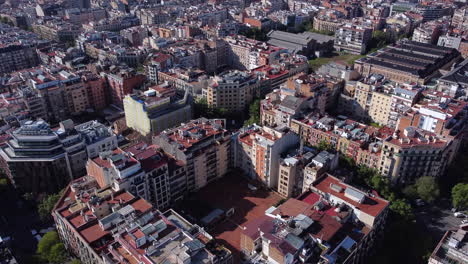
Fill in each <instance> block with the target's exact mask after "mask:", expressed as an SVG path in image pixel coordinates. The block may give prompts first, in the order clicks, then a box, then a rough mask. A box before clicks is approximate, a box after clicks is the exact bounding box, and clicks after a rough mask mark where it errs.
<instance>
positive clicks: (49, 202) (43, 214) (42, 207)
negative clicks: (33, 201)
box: [37, 193, 60, 221]
mask: <svg viewBox="0 0 468 264" xmlns="http://www.w3.org/2000/svg"><path fill="white" fill-rule="evenodd" d="M59 199H60V193H57V194H51V195H48V196H47V197H45V198H44V199H42V201H41V202H40V203H39V206H38V208H37V211H38V213H39V217H40V218H41V220H42V221H49V220H51V218H52V216H51V213H52V209H53V208H54V206H55V204H56V203H57V201H58V200H59Z"/></svg>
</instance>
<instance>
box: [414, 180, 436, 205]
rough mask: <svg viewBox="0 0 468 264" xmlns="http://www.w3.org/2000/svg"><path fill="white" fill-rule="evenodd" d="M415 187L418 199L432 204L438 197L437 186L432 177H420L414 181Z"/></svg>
mask: <svg viewBox="0 0 468 264" xmlns="http://www.w3.org/2000/svg"><path fill="white" fill-rule="evenodd" d="M415 186H416V191H417V193H418V195H419V197H420V198H421V199H423V200H424V201H426V202H428V203H431V202H433V201H434V200H435V199H436V198H437V197H439V194H440V191H439V186H438V185H437V182H436V181H435V179H434V177H430V176H425V177H421V178H419V179H417V180H416V183H415Z"/></svg>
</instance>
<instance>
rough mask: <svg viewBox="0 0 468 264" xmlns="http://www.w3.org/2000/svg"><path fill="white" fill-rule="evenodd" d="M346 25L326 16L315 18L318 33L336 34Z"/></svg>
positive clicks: (341, 21) (315, 27)
mask: <svg viewBox="0 0 468 264" xmlns="http://www.w3.org/2000/svg"><path fill="white" fill-rule="evenodd" d="M343 24H344V22H343V20H333V19H329V18H327V17H326V16H320V17H314V25H313V27H314V29H315V30H318V31H328V32H335V31H336V30H337V29H339V28H340V27H341V26H342V25H343Z"/></svg>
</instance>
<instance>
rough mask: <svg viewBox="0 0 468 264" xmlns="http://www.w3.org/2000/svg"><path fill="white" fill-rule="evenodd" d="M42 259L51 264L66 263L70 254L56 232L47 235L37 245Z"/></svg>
mask: <svg viewBox="0 0 468 264" xmlns="http://www.w3.org/2000/svg"><path fill="white" fill-rule="evenodd" d="M37 254H38V255H39V257H40V259H42V260H44V261H47V262H49V263H65V262H66V260H67V259H68V253H67V250H66V249H65V246H64V245H63V243H62V242H61V241H60V239H59V236H58V233H57V232H56V231H50V232H48V233H46V234H45V235H44V236H43V237H42V239H41V240H40V241H39V243H38V245H37Z"/></svg>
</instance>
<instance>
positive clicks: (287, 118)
mask: <svg viewBox="0 0 468 264" xmlns="http://www.w3.org/2000/svg"><path fill="white" fill-rule="evenodd" d="M309 105H310V104H309V101H308V100H307V99H305V98H301V97H296V92H295V91H294V90H290V89H285V88H282V89H277V90H275V91H273V92H271V93H269V94H267V95H266V97H265V99H263V100H262V101H261V102H260V123H261V124H262V125H267V126H271V127H274V126H277V125H278V126H289V124H290V122H291V119H292V118H295V117H297V116H299V115H301V114H302V113H303V112H306V111H308V110H309Z"/></svg>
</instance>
